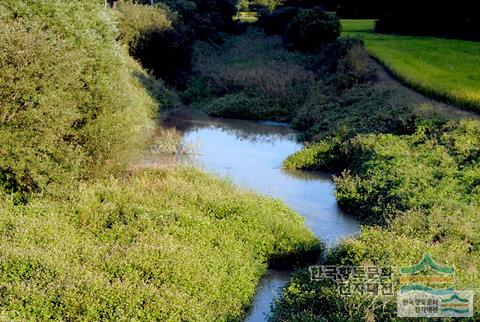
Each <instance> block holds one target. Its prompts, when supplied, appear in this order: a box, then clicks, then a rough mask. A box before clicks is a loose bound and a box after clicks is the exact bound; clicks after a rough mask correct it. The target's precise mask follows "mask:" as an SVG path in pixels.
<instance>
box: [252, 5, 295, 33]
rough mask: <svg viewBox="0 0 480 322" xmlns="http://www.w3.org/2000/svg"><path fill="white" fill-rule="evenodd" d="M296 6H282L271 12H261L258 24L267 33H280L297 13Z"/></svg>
mask: <svg viewBox="0 0 480 322" xmlns="http://www.w3.org/2000/svg"><path fill="white" fill-rule="evenodd" d="M298 10H299V9H298V8H295V7H283V8H279V9H276V10H274V11H273V12H267V11H265V12H263V14H262V16H261V17H260V24H261V25H262V26H263V30H264V31H265V33H266V34H267V35H281V34H283V33H284V32H285V30H286V29H287V27H288V25H289V24H290V22H291V21H292V19H293V18H294V17H295V15H296V14H297V13H298Z"/></svg>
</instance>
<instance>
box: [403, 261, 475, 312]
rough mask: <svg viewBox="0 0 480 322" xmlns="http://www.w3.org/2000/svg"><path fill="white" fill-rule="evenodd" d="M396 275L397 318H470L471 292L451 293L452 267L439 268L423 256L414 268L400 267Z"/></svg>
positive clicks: (453, 284) (457, 291)
mask: <svg viewBox="0 0 480 322" xmlns="http://www.w3.org/2000/svg"><path fill="white" fill-rule="evenodd" d="M399 273H400V278H399V282H400V288H399V291H398V293H397V300H398V301H397V309H398V311H397V313H398V316H399V317H471V316H473V291H469V290H456V289H455V268H454V267H450V266H445V265H442V264H439V263H437V262H435V261H434V260H433V259H432V257H431V256H430V254H428V253H425V254H424V255H423V258H422V260H421V261H420V262H419V263H418V264H416V265H414V266H410V267H402V268H400V271H399Z"/></svg>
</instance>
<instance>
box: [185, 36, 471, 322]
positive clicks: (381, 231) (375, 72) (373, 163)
mask: <svg viewBox="0 0 480 322" xmlns="http://www.w3.org/2000/svg"><path fill="white" fill-rule="evenodd" d="M239 38H240V39H238V38H235V39H233V38H232V39H231V40H230V42H227V45H226V46H225V47H220V48H213V47H210V48H205V47H203V48H202V50H201V51H199V52H198V54H199V55H200V56H201V57H200V59H199V60H198V61H202V62H203V63H206V64H207V65H209V64H210V66H218V69H215V68H213V67H210V68H209V69H207V70H204V69H202V68H199V69H197V72H198V74H197V78H196V80H195V83H194V85H195V87H197V88H198V87H200V88H204V89H208V91H205V92H204V93H207V95H206V96H204V97H201V98H200V99H199V100H197V101H195V100H196V99H197V98H195V96H194V99H193V101H194V104H193V105H194V106H202V109H203V110H205V111H207V112H210V113H212V114H214V115H223V116H235V117H243V118H254V119H255V118H263V117H267V116H268V118H274V119H275V118H281V119H283V120H288V121H290V122H291V124H292V125H293V126H294V127H296V128H297V129H299V130H300V131H303V135H302V136H301V138H303V139H307V140H309V141H310V142H311V143H312V144H311V145H310V146H307V148H306V149H305V150H303V151H301V152H299V153H297V154H295V155H293V156H292V157H290V158H289V159H288V161H287V162H286V163H285V167H287V168H290V169H310V170H330V171H335V172H337V173H338V177H337V178H336V180H335V181H336V187H337V199H338V201H339V204H340V206H341V207H342V208H344V209H346V210H348V211H349V212H351V213H353V214H356V215H357V216H358V217H359V218H360V219H362V220H363V221H364V223H365V227H364V228H363V229H362V232H361V233H360V235H359V237H358V238H351V239H347V240H345V241H344V242H343V243H341V245H339V246H338V247H337V248H335V249H333V250H331V252H330V254H329V256H327V260H326V263H328V264H331V265H340V264H343V265H378V266H394V267H399V266H409V265H414V264H416V263H417V262H418V261H419V260H420V259H421V258H422V256H423V254H424V253H426V252H429V253H430V254H432V256H433V257H434V258H436V259H438V260H439V261H441V262H442V263H444V264H445V265H449V266H455V267H456V269H457V271H456V272H457V273H456V278H457V284H456V285H455V287H457V288H460V289H469V290H476V289H477V288H478V287H479V286H480V281H479V280H478V279H477V278H476V274H477V268H478V264H479V258H480V254H479V253H478V250H477V247H476V245H477V242H478V241H477V239H478V236H477V233H476V232H477V231H479V230H478V228H477V227H476V222H478V220H476V219H475V218H476V215H475V214H476V213H478V207H479V204H478V200H480V198H479V195H478V193H479V189H478V187H479V186H478V183H479V182H480V180H479V177H478V173H480V171H479V170H478V169H479V168H478V167H479V164H480V160H479V157H478V156H479V154H478V153H479V146H480V144H479V142H478V137H479V132H478V129H479V128H480V124H479V121H478V116H477V115H476V114H474V113H469V112H465V111H462V110H460V109H457V108H455V107H454V106H451V105H446V104H444V103H441V102H437V101H435V100H432V99H430V98H427V97H425V96H422V95H421V94H418V93H416V92H414V91H412V90H411V89H409V88H406V87H405V86H403V85H402V84H400V83H398V82H396V81H395V80H394V79H392V78H391V77H390V76H389V75H388V73H386V72H385V71H384V70H383V69H381V67H379V66H378V64H377V63H375V62H374V61H373V60H371V58H369V57H368V56H367V55H366V53H365V51H364V50H363V49H362V47H361V46H359V45H358V43H355V42H354V41H353V42H350V41H348V40H340V42H339V43H337V44H335V45H332V46H327V47H325V48H324V49H323V51H320V52H318V53H316V54H314V55H302V54H298V53H292V52H287V51H286V50H285V49H284V48H283V47H282V46H281V41H280V39H279V38H278V37H267V36H265V35H262V34H261V31H255V30H250V31H248V32H247V33H246V34H245V35H241V36H239ZM250 43H255V45H254V47H255V48H256V49H258V48H263V49H262V50H254V51H253V50H249V49H248V46H249V44H250ZM339 48H340V49H341V48H344V49H345V50H339ZM332 50H335V51H334V52H336V53H337V55H336V56H332V55H331V53H332ZM202 55H204V56H202ZM202 57H203V59H205V60H206V61H205V60H202ZM331 57H335V59H334V60H333V61H332V59H331ZM233 58H235V59H233ZM266 60H268V62H269V64H271V65H275V64H276V63H277V62H278V63H279V64H280V65H281V66H283V68H282V73H280V72H275V69H273V70H272V71H269V73H270V74H271V75H274V76H273V77H274V79H275V80H276V84H278V83H282V84H289V83H291V84H296V86H293V87H292V88H300V89H302V90H305V89H306V92H305V93H306V94H303V96H302V97H301V98H298V97H297V98H296V99H297V101H296V103H297V104H296V105H293V106H292V105H291V106H290V107H289V109H288V110H285V109H282V108H281V105H273V107H272V106H269V105H268V104H264V105H262V104H257V105H255V104H253V103H251V102H255V101H260V102H269V103H270V104H274V103H275V101H271V100H270V101H269V99H270V98H271V97H274V96H275V95H278V94H277V93H275V92H274V91H273V90H271V89H270V88H269V87H268V86H267V85H268V84H269V83H270V82H269V81H267V79H269V78H267V77H263V76H261V75H262V73H265V71H263V70H262V69H257V68H256V67H258V66H259V65H260V64H262V62H263V61H266ZM257 64H258V65H257ZM327 67H328V68H327ZM213 70H216V71H217V72H218V74H216V75H215V76H214V75H213V74H212V73H211V72H210V71H213ZM294 70H296V71H301V72H300V74H299V75H301V76H300V77H297V78H292V77H291V76H290V75H291V74H292V73H291V72H292V71H294ZM230 75H237V76H236V77H242V81H238V80H237V79H232V78H231V77H230ZM238 75H240V76H238ZM278 79H280V80H281V82H279V81H278ZM296 82H299V83H296ZM239 84H240V85H239ZM223 89H228V90H227V91H225V90H223ZM300 93H303V92H300ZM188 94H189V93H188V91H187V95H188ZM232 95H233V96H232ZM282 95H286V96H287V97H288V96H289V95H295V93H294V92H292V93H290V92H288V91H286V92H283V93H282ZM232 97H234V98H235V100H232ZM239 97H241V99H240V100H239V99H237V98H239ZM197 104H198V105H197ZM452 249H455V251H454V252H452ZM475 308H476V309H478V304H475ZM477 311H478V310H477ZM270 319H271V320H272V321H286V320H292V319H313V320H322V319H327V320H332V319H333V320H335V319H338V320H342V321H344V320H385V319H387V320H395V319H396V303H395V301H392V300H391V299H390V298H383V297H369V296H363V295H362V294H357V296H352V297H345V296H341V294H340V293H339V290H338V289H337V288H336V287H335V285H333V284H331V283H328V282H326V281H320V282H314V281H312V280H311V279H310V275H309V272H308V270H307V271H305V270H303V271H299V272H297V273H296V274H295V275H294V278H293V279H292V280H291V282H290V283H289V284H288V285H287V287H285V289H284V291H283V297H282V298H281V299H280V300H279V301H278V303H277V304H276V306H275V308H274V310H273V312H272V314H271V315H270Z"/></svg>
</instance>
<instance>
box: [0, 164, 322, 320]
mask: <svg viewBox="0 0 480 322" xmlns="http://www.w3.org/2000/svg"><path fill="white" fill-rule="evenodd" d="M0 213H1V216H0V235H1V239H0V240H1V242H0V249H1V252H2V261H1V264H0V283H1V284H2V290H4V291H3V292H2V316H3V317H4V318H6V319H8V320H31V319H35V320H47V319H53V320H64V319H71V320H104V321H109V320H112V321H113V320H141V321H151V320H162V321H165V320H189V321H206V320H208V321H212V320H231V319H239V318H240V317H241V316H242V314H243V312H244V311H243V310H244V309H245V308H246V307H248V306H249V303H250V301H251V298H252V296H253V294H254V292H255V287H256V281H257V280H258V279H259V277H260V275H261V274H263V273H264V271H265V268H266V263H267V261H269V260H273V259H274V258H275V259H279V258H281V257H284V256H292V255H293V254H301V253H304V252H309V251H312V250H316V251H317V252H318V247H319V246H318V242H317V241H316V240H315V239H314V238H313V236H312V234H311V233H310V232H309V231H308V230H307V229H306V228H305V227H304V225H303V220H302V219H301V217H300V216H299V215H297V214H295V213H294V212H293V211H292V210H290V209H288V208H287V207H286V206H285V205H284V204H282V203H281V202H279V201H274V200H272V199H269V198H265V197H260V196H258V195H255V194H253V193H250V192H242V191H239V190H237V189H235V188H234V187H233V186H232V184H231V183H229V182H226V181H223V180H219V179H216V178H214V177H212V176H208V175H205V174H202V173H201V172H199V171H197V170H194V169H179V170H176V171H172V170H168V171H144V172H140V173H135V174H133V175H132V176H130V177H129V178H126V179H124V180H119V179H108V180H101V181H99V182H98V183H95V184H93V185H90V186H88V187H83V188H81V189H80V190H78V191H76V192H74V193H72V194H70V197H69V198H68V199H66V200H59V199H56V200H49V199H46V198H44V199H35V198H34V199H33V200H32V201H31V202H30V203H29V204H28V205H25V206H13V205H12V204H11V203H8V202H6V203H2V206H1V207H0Z"/></svg>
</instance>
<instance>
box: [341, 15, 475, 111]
mask: <svg viewBox="0 0 480 322" xmlns="http://www.w3.org/2000/svg"><path fill="white" fill-rule="evenodd" d="M342 24H343V33H344V35H347V36H357V37H360V38H362V39H363V40H364V42H365V46H366V48H367V49H368V51H369V52H370V53H371V54H372V55H373V56H374V57H375V58H376V59H377V60H378V61H379V62H381V63H382V64H383V65H385V66H386V67H387V68H388V69H389V70H390V71H391V72H392V73H394V74H395V75H396V76H397V77H398V78H399V79H401V80H402V81H404V82H405V83H407V84H409V85H410V86H412V87H413V88H414V89H416V90H418V91H420V92H423V93H425V94H427V95H430V96H434V97H437V98H440V99H443V100H446V101H448V102H451V103H454V104H457V105H459V106H462V107H466V108H469V109H472V110H475V111H478V110H480V85H479V84H480V76H479V75H480V56H479V55H478V52H479V51H480V42H475V41H466V40H455V39H443V38H435V37H416V36H400V35H386V34H378V33H374V32H373V25H374V21H373V20H343V21H342Z"/></svg>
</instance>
